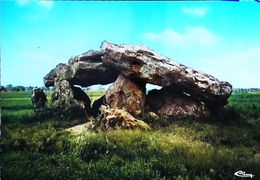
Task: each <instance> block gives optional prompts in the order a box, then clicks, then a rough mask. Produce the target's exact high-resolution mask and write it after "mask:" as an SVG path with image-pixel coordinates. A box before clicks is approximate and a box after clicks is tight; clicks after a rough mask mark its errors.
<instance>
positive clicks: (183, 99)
mask: <svg viewBox="0 0 260 180" xmlns="http://www.w3.org/2000/svg"><path fill="white" fill-rule="evenodd" d="M146 99H147V100H146V110H147V111H153V112H155V113H156V114H159V115H165V116H173V117H178V118H187V117H195V118H198V117H207V116H208V115H209V112H210V111H209V109H208V108H207V106H206V105H205V104H204V103H202V102H199V101H198V100H196V99H194V98H192V97H191V96H189V95H187V94H183V93H181V92H176V91H175V90H174V89H172V88H171V87H164V88H162V89H160V90H156V89H154V90H151V91H149V93H148V95H147V98H146Z"/></svg>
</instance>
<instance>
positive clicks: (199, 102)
mask: <svg viewBox="0 0 260 180" xmlns="http://www.w3.org/2000/svg"><path fill="white" fill-rule="evenodd" d="M112 82H115V83H114V84H113V85H112V86H111V87H110V89H109V90H108V91H107V94H106V96H105V98H104V97H102V98H100V99H99V100H97V101H96V102H94V103H93V107H92V108H91V107H90V100H89V98H88V96H87V95H86V94H85V93H84V92H83V91H82V90H81V89H80V88H78V87H75V86H74V85H80V86H83V87H88V86H91V85H96V84H102V85H104V84H109V83H112ZM44 83H45V86H47V87H49V86H54V93H53V96H52V101H53V104H54V105H55V106H56V107H61V108H64V110H65V111H67V110H68V111H71V110H72V109H73V108H74V107H76V108H74V109H77V108H78V110H80V111H82V112H84V113H85V114H87V115H94V116H97V114H98V113H100V111H99V107H100V106H101V105H102V104H104V103H107V104H108V105H109V106H110V107H111V108H120V109H121V110H126V111H127V112H129V113H131V114H132V115H133V116H135V117H138V116H141V115H143V113H144V111H145V107H144V106H145V101H146V110H147V111H154V112H156V113H158V114H160V115H167V116H177V117H189V116H192V117H202V116H207V115H208V113H209V109H210V110H212V109H216V108H217V107H221V106H223V105H224V104H226V103H227V99H228V97H229V96H230V95H231V92H232V86H231V85H230V84H229V83H228V82H223V81H219V80H218V79H216V78H215V77H213V76H211V75H209V74H205V73H202V72H198V71H196V70H193V69H191V68H189V67H187V66H185V65H182V64H179V63H177V62H175V61H172V60H170V59H169V58H167V57H164V56H161V55H159V54H157V53H155V52H153V51H152V50H150V49H148V48H147V47H145V46H138V45H136V46H134V45H116V44H112V43H108V42H103V43H102V46H101V50H100V51H93V50H90V51H88V52H86V53H84V54H82V55H79V56H76V57H73V58H71V59H70V60H69V62H68V63H67V64H58V65H57V66H56V67H55V68H54V69H53V70H51V71H50V72H49V73H48V74H47V75H46V76H45V77H44ZM146 83H151V84H156V85H160V86H162V87H163V88H162V89H161V90H159V91H157V90H154V91H151V92H150V93H149V94H148V95H147V100H146V95H145V84H146ZM187 94H189V95H187ZM75 112H76V111H75ZM76 113H77V112H76Z"/></svg>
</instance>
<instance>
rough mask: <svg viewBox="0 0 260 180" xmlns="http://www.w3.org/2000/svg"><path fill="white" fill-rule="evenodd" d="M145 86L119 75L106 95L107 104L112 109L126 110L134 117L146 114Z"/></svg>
mask: <svg viewBox="0 0 260 180" xmlns="http://www.w3.org/2000/svg"><path fill="white" fill-rule="evenodd" d="M145 96H146V95H145V85H144V84H141V83H137V82H135V81H133V80H130V79H127V78H125V77H124V76H123V75H119V76H118V78H117V80H116V81H115V83H114V84H112V85H111V86H110V87H109V89H108V91H107V93H106V103H107V104H108V105H109V106H110V107H112V108H121V109H125V110H126V111H127V112H129V113H131V114H132V115H133V116H135V117H138V116H141V115H142V114H143V112H144V104H145Z"/></svg>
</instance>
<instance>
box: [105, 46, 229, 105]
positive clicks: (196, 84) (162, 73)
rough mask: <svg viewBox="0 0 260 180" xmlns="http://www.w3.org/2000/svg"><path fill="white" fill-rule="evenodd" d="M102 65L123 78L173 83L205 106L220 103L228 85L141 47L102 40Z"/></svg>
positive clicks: (161, 84) (162, 83)
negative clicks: (115, 71)
mask: <svg viewBox="0 0 260 180" xmlns="http://www.w3.org/2000/svg"><path fill="white" fill-rule="evenodd" d="M101 50H102V51H103V52H104V56H103V57H102V59H103V62H104V64H106V65H108V66H110V67H114V68H116V69H117V70H118V71H120V72H121V73H123V74H124V75H125V76H126V77H129V78H132V79H139V80H140V81H142V82H147V83H151V84H156V85H160V86H163V87H165V86H169V85H174V86H175V87H176V88H178V89H181V90H182V91H184V92H187V93H189V94H191V95H192V96H194V97H196V98H198V99H200V100H202V101H204V102H205V103H207V104H209V105H214V106H215V105H216V106H218V105H224V104H226V103H227V98H228V97H229V96H230V95H231V91H232V86H231V85H230V84H229V83H228V82H222V81H219V80H218V79H216V78H215V77H213V76H211V75H209V74H205V73H202V72H199V71H195V70H193V69H191V68H189V67H187V66H185V65H182V64H179V63H177V62H175V61H172V60H170V59H169V58H167V57H164V56H161V55H159V54H157V53H155V52H153V51H151V50H150V49H148V48H147V47H145V46H133V45H117V44H112V43H108V42H103V44H102V46H101Z"/></svg>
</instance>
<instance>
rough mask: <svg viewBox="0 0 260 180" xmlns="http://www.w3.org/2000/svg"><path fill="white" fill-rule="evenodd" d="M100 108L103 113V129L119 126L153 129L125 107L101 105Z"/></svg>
mask: <svg viewBox="0 0 260 180" xmlns="http://www.w3.org/2000/svg"><path fill="white" fill-rule="evenodd" d="M100 110H101V114H102V119H101V122H100V126H101V128H102V129H103V130H110V129H117V128H121V129H142V130H151V128H150V126H149V125H148V124H146V123H145V122H143V121H142V120H139V119H136V118H134V117H133V116H132V115H131V114H130V113H128V112H126V111H125V110H123V109H118V108H108V107H106V106H101V108H100Z"/></svg>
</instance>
